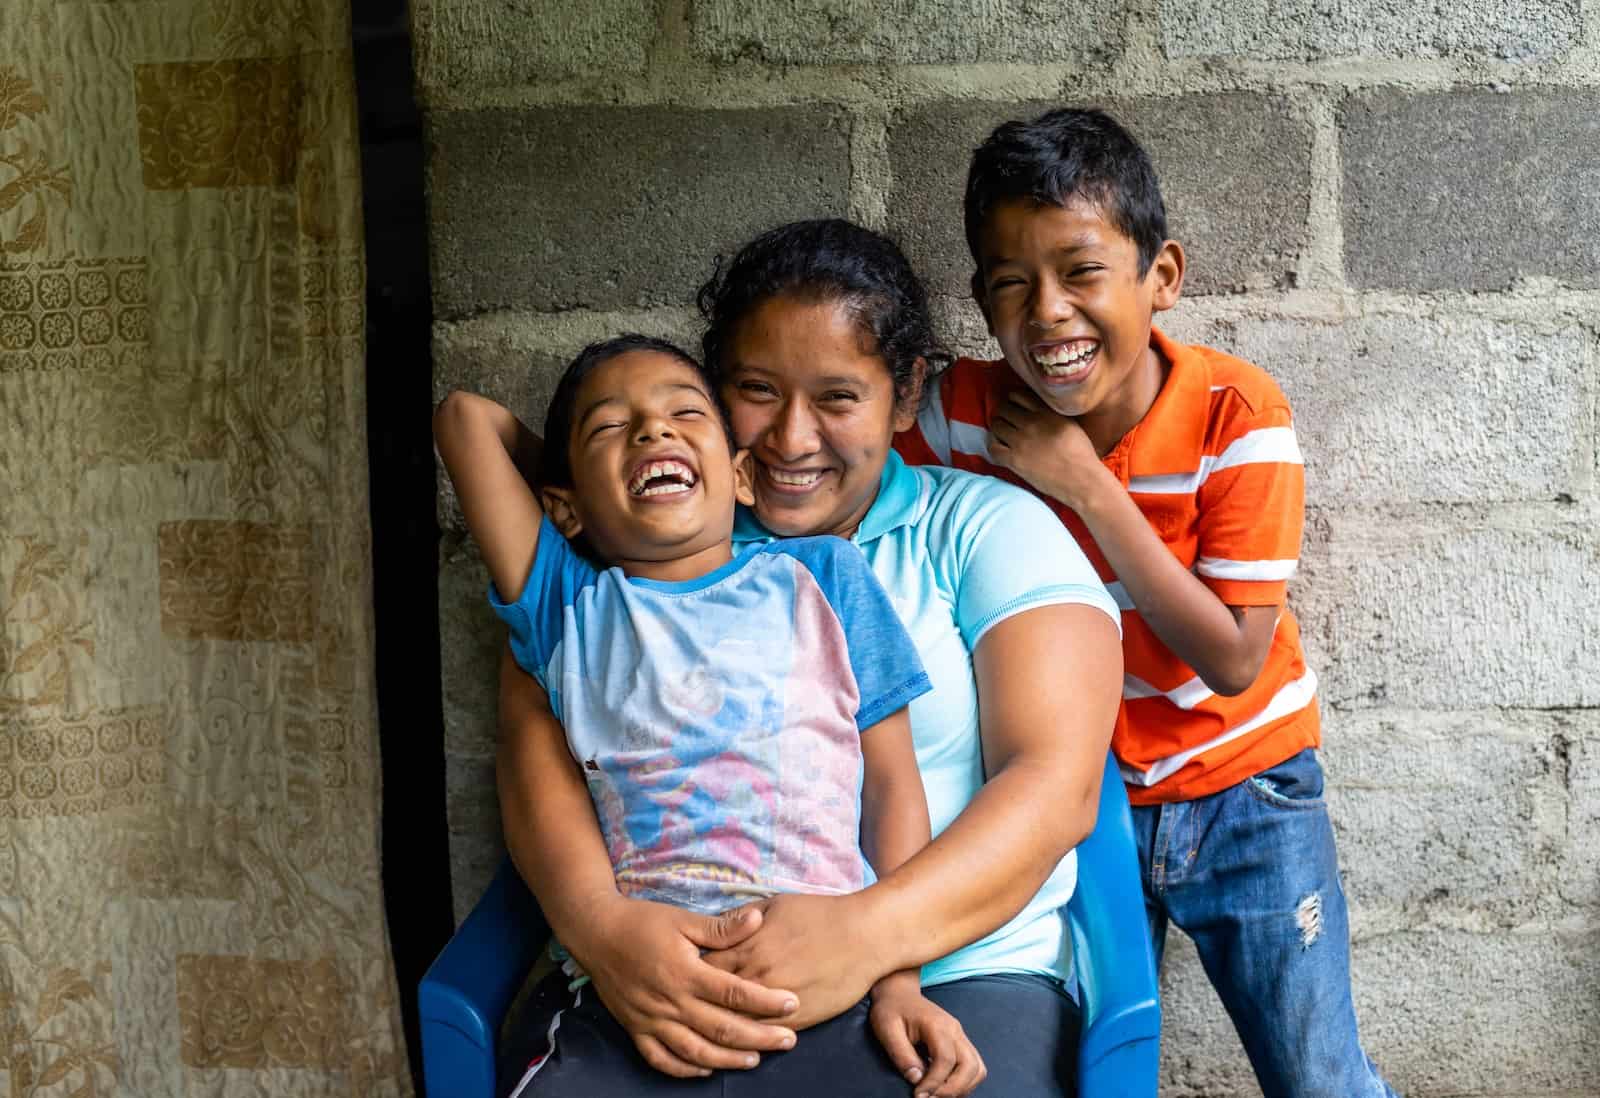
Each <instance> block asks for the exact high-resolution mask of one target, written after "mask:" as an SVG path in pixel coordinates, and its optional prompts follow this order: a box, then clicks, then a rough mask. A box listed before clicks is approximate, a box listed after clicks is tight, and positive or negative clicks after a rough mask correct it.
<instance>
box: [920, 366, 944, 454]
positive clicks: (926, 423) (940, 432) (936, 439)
mask: <svg viewBox="0 0 1600 1098" xmlns="http://www.w3.org/2000/svg"><path fill="white" fill-rule="evenodd" d="M917 427H918V428H920V429H921V431H922V440H923V441H924V442H926V443H927V444H928V448H929V449H930V450H932V451H933V453H934V456H935V457H937V458H938V459H939V464H941V465H949V464H950V421H949V420H948V419H946V418H945V415H944V399H943V398H942V397H941V396H940V395H939V386H938V385H931V386H929V388H928V403H926V404H924V405H923V406H922V407H921V408H920V409H919V410H918V411H917Z"/></svg>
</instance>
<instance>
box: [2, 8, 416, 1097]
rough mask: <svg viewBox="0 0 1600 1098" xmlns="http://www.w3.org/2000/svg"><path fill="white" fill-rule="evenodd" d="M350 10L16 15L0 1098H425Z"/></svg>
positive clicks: (6, 448) (6, 65)
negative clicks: (398, 954)
mask: <svg viewBox="0 0 1600 1098" xmlns="http://www.w3.org/2000/svg"><path fill="white" fill-rule="evenodd" d="M349 41H350V30H349V14H348V6H347V3H346V0H113V2H109V3H106V2H99V3H88V2H83V0H0V1094H3V1095H8V1096H10V1098H56V1096H59V1098H87V1096H100V1095H130V1096H137V1098H155V1096H161V1095H174V1096H177V1095H182V1096H191V1095H217V1096H232V1095H273V1096H275V1098H278V1096H291V1098H292V1096H300V1095H333V1094H339V1095H361V1096H363V1098H365V1096H369V1095H401V1094H409V1093H410V1083H409V1078H408V1076H407V1072H406V1066H405V1052H404V1047H403V1043H402V1039H401V1037H400V1025H399V1011H398V1006H397V998H396V987H395V980H394V975H393V967H392V965H391V963H390V958H389V953H388V945H387V939H386V931H385V926H384V915H383V906H382V895H381V889H380V883H379V874H378V868H379V867H378V850H379V843H378V771H377V744H376V729H375V720H374V713H375V709H374V692H373V679H372V651H373V638H372V612H371V584H370V573H369V544H368V520H367V465H366V462H367V455H366V440H365V430H364V416H365V398H364V380H363V370H364V362H363V336H364V333H363V326H364V323H365V318H364V293H365V270H364V266H363V255H362V235H361V207H360V170H359V161H358V153H359V149H358V146H357V143H356V133H355V113H354V89H353V81H352V69H351V58H350V50H349Z"/></svg>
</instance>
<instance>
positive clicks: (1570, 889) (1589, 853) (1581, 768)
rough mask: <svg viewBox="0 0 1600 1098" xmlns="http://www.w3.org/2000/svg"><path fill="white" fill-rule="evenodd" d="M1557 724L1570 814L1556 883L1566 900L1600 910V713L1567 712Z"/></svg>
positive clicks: (1559, 758) (1560, 770)
mask: <svg viewBox="0 0 1600 1098" xmlns="http://www.w3.org/2000/svg"><path fill="white" fill-rule="evenodd" d="M1555 720H1556V722H1557V724H1558V728H1559V732H1560V735H1561V737H1562V738H1561V740H1560V742H1559V747H1560V751H1559V752H1558V754H1557V763H1558V770H1557V773H1558V774H1559V775H1560V777H1561V778H1562V780H1563V784H1564V785H1565V787H1566V790H1567V813H1566V818H1565V822H1566V844H1565V849H1564V850H1563V852H1562V858H1561V871H1560V873H1558V874H1555V875H1554V876H1553V883H1554V885H1555V887H1556V889H1557V890H1558V891H1559V893H1560V895H1561V898H1562V899H1563V900H1565V901H1566V902H1568V903H1571V904H1583V905H1586V906H1587V907H1589V908H1590V909H1591V910H1593V909H1594V908H1596V907H1600V842H1596V841H1595V836H1596V835H1600V711H1595V710H1588V711H1584V712H1570V713H1561V714H1557V715H1556V716H1555Z"/></svg>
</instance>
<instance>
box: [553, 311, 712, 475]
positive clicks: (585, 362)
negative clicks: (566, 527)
mask: <svg viewBox="0 0 1600 1098" xmlns="http://www.w3.org/2000/svg"><path fill="white" fill-rule="evenodd" d="M633 351H653V352H655V353H657V354H663V355H666V356H668V357H669V358H675V359H677V360H678V361H679V362H682V363H683V364H684V365H685V366H689V367H692V368H693V369H694V372H695V373H697V374H699V375H700V379H701V380H702V381H704V382H705V385H706V392H707V394H709V395H710V397H711V400H712V402H713V403H714V404H715V405H716V407H717V410H718V411H719V412H720V413H721V414H722V429H723V432H724V433H725V434H726V435H727V436H728V449H729V450H730V451H731V450H732V449H733V431H732V429H731V428H730V427H729V425H728V411H727V409H726V408H725V407H723V404H722V401H721V400H720V399H719V398H718V397H717V386H716V380H715V379H714V378H713V377H712V376H711V373H710V372H709V371H708V370H707V369H706V368H705V367H704V366H703V365H701V363H700V362H698V361H697V360H696V359H695V357H694V356H693V355H691V354H690V353H689V352H688V351H685V350H684V349H683V348H681V347H679V346H677V345H676V344H673V343H669V342H668V341H666V340H664V339H657V338H656V337H654V336H647V335H639V334H638V333H637V332H628V333H625V334H623V335H619V336H616V337H614V338H612V339H606V340H601V341H600V342H598V343H591V344H589V345H588V346H587V347H585V348H584V349H583V350H581V351H579V352H578V355H577V357H576V358H574V359H573V360H572V361H571V362H570V363H569V364H568V365H567V368H566V370H565V371H564V372H563V373H562V374H561V380H560V381H558V382H557V383H556V391H555V394H554V395H553V396H552V397H551V398H550V407H549V408H548V409H547V410H546V412H545V415H544V439H545V446H544V447H543V449H541V450H540V452H539V468H538V470H537V471H536V474H535V480H536V481H537V483H538V485H539V487H541V488H571V487H572V463H571V459H570V457H569V455H568V447H569V445H570V444H571V442H572V427H573V423H572V417H573V413H574V411H575V407H574V406H575V404H576V403H577V400H578V390H579V388H581V387H582V385H583V379H584V378H586V377H588V376H589V375H590V374H592V373H594V371H595V370H597V369H598V368H599V367H601V366H604V365H605V364H606V363H607V362H610V361H611V360H612V359H614V358H617V357H619V356H620V355H625V354H630V353H631V352H633Z"/></svg>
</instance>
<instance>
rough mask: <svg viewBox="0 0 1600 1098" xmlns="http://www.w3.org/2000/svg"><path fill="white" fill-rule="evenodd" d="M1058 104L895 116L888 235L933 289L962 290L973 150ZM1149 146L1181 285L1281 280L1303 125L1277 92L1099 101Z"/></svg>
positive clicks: (1299, 233)
mask: <svg viewBox="0 0 1600 1098" xmlns="http://www.w3.org/2000/svg"><path fill="white" fill-rule="evenodd" d="M1065 105H1067V104H1061V103H1044V102H1032V103H936V104H932V105H928V106H921V107H917V108H914V109H912V110H909V111H906V112H904V113H902V114H899V115H897V116H896V117H895V119H894V120H893V122H892V123H891V125H890V129H889V158H890V164H891V166H892V168H893V172H894V185H893V191H892V193H891V196H890V199H889V202H888V210H889V221H890V232H891V235H893V236H894V237H895V238H896V239H897V240H898V241H899V242H900V243H901V245H902V246H903V247H904V248H905V250H906V254H907V255H908V256H910V258H911V260H912V262H913V263H914V264H915V266H916V268H917V271H918V272H919V273H920V274H921V275H922V276H923V277H924V278H925V279H926V280H927V281H928V284H929V287H930V289H931V290H933V291H934V292H936V293H944V294H952V295H961V294H966V293H968V292H969V288H970V285H971V279H972V270H973V265H972V258H971V254H970V253H969V252H968V250H967V244H966V238H965V236H964V234H963V231H962V224H961V196H962V191H963V190H964V188H965V186H966V178H967V167H968V165H969V163H970V161H971V158H972V150H973V149H974V148H975V147H976V146H977V145H978V143H979V142H981V141H982V140H983V139H984V138H985V137H987V136H988V135H989V133H990V131H992V130H993V129H994V128H995V127H996V126H997V125H999V124H1000V123H1001V122H1005V121H1007V120H1008V119H1013V118H1033V117H1036V116H1037V115H1039V114H1042V113H1043V112H1044V111H1046V110H1050V109H1052V108H1054V107H1057V106H1065ZM1082 105H1085V106H1089V105H1097V106H1102V107H1105V108H1106V109H1107V110H1109V111H1110V112H1111V113H1112V114H1113V115H1114V116H1115V117H1116V118H1117V120H1118V121H1119V122H1121V123H1123V124H1124V125H1125V126H1127V127H1128V129H1129V130H1130V131H1131V132H1132V133H1133V134H1134V135H1135V136H1136V137H1138V138H1139V140H1140V142H1141V143H1142V144H1144V146H1145V148H1146V149H1148V150H1149V152H1150V156H1151V159H1152V160H1153V161H1154V163H1155V166H1156V172H1157V175H1158V177H1159V178H1160V180H1161V188H1162V194H1163V196H1164V198H1165V200H1166V206H1167V219H1168V232H1169V233H1170V234H1171V235H1172V236H1173V237H1174V238H1175V239H1177V240H1178V241H1180V242H1181V243H1182V244H1183V246H1184V249H1185V251H1186V253H1187V255H1188V260H1189V268H1188V275H1187V281H1186V283H1185V285H1186V288H1187V290H1188V292H1190V293H1197V294H1203V293H1217V292H1221V291H1227V290H1236V289H1260V288H1267V287H1272V286H1276V285H1281V284H1284V283H1286V282H1287V281H1289V279H1290V277H1291V275H1292V273H1293V270H1294V267H1295V263H1296V260H1297V258H1298V256H1299V255H1300V252H1301V251H1302V249H1303V248H1304V247H1305V244H1306V241H1307V238H1308V232H1309V230H1308V228H1307V218H1308V216H1309V211H1310V186H1311V130H1310V127H1309V126H1308V125H1307V124H1306V123H1305V122H1304V121H1303V120H1301V119H1299V118H1296V117H1295V116H1294V115H1293V114H1292V113H1291V112H1290V110H1289V107H1288V104H1287V103H1286V102H1285V101H1284V100H1283V99H1282V97H1279V96H1267V95H1257V94H1253V93H1243V92H1240V93H1234V92H1230V93H1224V94H1217V95H1190V96H1184V97H1181V98H1175V99H1138V100H1128V101H1112V102H1100V103H1097V104H1082Z"/></svg>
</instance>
